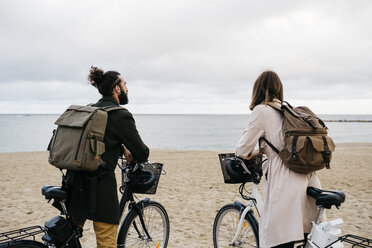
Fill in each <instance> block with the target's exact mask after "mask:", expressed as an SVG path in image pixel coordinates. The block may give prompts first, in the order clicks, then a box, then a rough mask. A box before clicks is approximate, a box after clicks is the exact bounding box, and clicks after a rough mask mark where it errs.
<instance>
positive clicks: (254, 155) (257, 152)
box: [247, 150, 260, 160]
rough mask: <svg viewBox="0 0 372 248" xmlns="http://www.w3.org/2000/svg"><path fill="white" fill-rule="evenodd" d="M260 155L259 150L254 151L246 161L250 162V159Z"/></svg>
mask: <svg viewBox="0 0 372 248" xmlns="http://www.w3.org/2000/svg"><path fill="white" fill-rule="evenodd" d="M259 154H260V150H254V151H253V152H252V153H251V155H249V156H248V157H247V160H251V159H252V158H254V157H256V156H258V155H259Z"/></svg>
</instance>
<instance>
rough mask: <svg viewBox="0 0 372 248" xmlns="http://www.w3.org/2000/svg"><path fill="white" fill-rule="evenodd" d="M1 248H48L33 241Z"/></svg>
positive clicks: (15, 242) (20, 241) (20, 242)
mask: <svg viewBox="0 0 372 248" xmlns="http://www.w3.org/2000/svg"><path fill="white" fill-rule="evenodd" d="M1 247H7V248H47V246H46V245H43V244H42V243H40V242H37V241H32V240H19V241H14V242H11V243H10V244H9V245H5V246H2V245H1V244H0V248H1Z"/></svg>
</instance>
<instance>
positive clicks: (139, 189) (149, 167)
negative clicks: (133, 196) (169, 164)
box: [129, 163, 163, 195]
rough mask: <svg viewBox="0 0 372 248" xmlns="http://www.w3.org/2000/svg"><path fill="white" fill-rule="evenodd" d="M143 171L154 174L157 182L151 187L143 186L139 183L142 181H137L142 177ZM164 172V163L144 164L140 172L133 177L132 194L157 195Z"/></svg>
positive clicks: (131, 181)
mask: <svg viewBox="0 0 372 248" xmlns="http://www.w3.org/2000/svg"><path fill="white" fill-rule="evenodd" d="M142 171H151V172H152V173H153V174H154V176H155V180H154V181H153V183H152V184H151V185H143V184H141V183H138V182H139V181H141V180H137V179H138V178H140V177H141V176H142V175H141V173H142ZM162 171H163V164H162V163H144V164H143V167H142V169H141V170H138V172H137V174H134V175H131V178H130V181H129V183H130V184H131V185H132V187H131V188H132V192H133V193H137V194H150V195H152V194H156V190H157V188H158V184H159V180H160V175H161V173H162Z"/></svg>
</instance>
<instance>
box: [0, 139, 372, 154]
mask: <svg viewBox="0 0 372 248" xmlns="http://www.w3.org/2000/svg"><path fill="white" fill-rule="evenodd" d="M335 145H336V149H337V147H345V146H355V145H359V146H366V147H372V142H343V143H335ZM149 149H150V152H151V151H177V152H184V151H186V152H221V151H224V152H227V151H231V152H233V151H234V149H232V150H229V149H215V150H214V149H205V150H196V149H190V150H189V149H163V148H151V147H150V148H149ZM34 152H48V151H47V150H39V151H17V152H0V155H1V154H15V153H34Z"/></svg>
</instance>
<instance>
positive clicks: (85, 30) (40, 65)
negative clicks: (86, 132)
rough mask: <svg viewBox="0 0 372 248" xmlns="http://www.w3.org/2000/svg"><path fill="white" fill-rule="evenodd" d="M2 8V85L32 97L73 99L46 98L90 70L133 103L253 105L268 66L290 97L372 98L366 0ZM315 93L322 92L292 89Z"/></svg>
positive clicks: (77, 91) (17, 4)
mask: <svg viewBox="0 0 372 248" xmlns="http://www.w3.org/2000/svg"><path fill="white" fill-rule="evenodd" d="M0 5H1V6H0V36H1V37H2V38H1V39H0V53H1V56H2V60H1V61H0V85H2V84H3V85H6V87H7V86H9V85H10V84H13V83H19V82H29V84H28V85H34V88H35V89H34V91H33V90H32V89H30V90H28V89H29V88H28V86H27V84H26V83H25V84H24V85H25V89H26V90H27V91H29V93H30V92H32V91H33V93H32V94H29V95H28V96H26V95H27V94H26V93H25V97H28V98H29V99H30V100H31V99H36V100H41V101H47V100H48V99H49V98H48V97H49V96H50V97H51V98H50V99H51V100H52V99H56V98H58V99H62V98H64V97H66V99H71V100H73V99H79V96H80V97H81V95H84V94H85V93H86V91H87V90H86V88H85V87H80V86H79V87H71V88H68V87H66V89H64V90H62V91H61V94H60V96H59V97H58V96H54V95H53V91H55V89H58V87H63V86H62V85H63V83H62V82H67V85H70V83H72V82H75V83H77V82H80V83H82V84H84V83H86V81H87V80H86V76H87V73H88V70H89V66H90V65H96V66H100V67H103V68H104V69H105V70H111V69H112V70H117V71H119V72H121V73H122V74H123V75H124V77H125V79H126V80H127V81H128V82H129V83H131V82H133V85H132V86H130V87H133V88H132V89H133V96H132V97H133V98H132V99H133V102H135V103H141V104H142V103H143V102H144V101H145V100H146V99H147V100H149V99H152V100H150V102H158V103H159V104H167V103H169V102H172V103H180V102H182V101H183V100H182V99H185V101H184V102H182V104H185V102H190V101H193V102H199V101H200V102H203V104H207V103H205V102H204V99H218V100H221V99H223V98H227V97H231V99H233V98H235V97H236V98H240V99H246V98H247V97H248V98H250V90H251V87H252V85H253V82H254V80H255V79H256V77H257V76H258V75H259V74H260V73H261V72H262V71H263V70H265V69H273V70H275V71H277V72H278V74H279V76H280V77H281V78H282V81H283V83H284V84H285V86H288V87H286V94H287V95H288V96H290V97H294V96H296V95H300V96H301V97H303V98H304V99H306V98H311V95H316V96H317V97H319V99H326V98H327V97H330V96H331V97H332V98H342V97H345V96H346V95H349V96H350V97H351V98H358V97H363V98H368V97H369V96H370V92H371V87H370V84H371V79H372V71H371V70H370V69H369V67H370V64H372V52H371V51H372V42H371V41H372V33H371V32H369V30H371V28H372V17H371V16H370V12H371V10H372V2H371V1H368V0H366V1H364V0H357V1H346V0H344V1H289V0H288V1H269V2H262V1H243V0H241V1H210V0H208V1H196V0H195V1H166V0H162V1H146V2H144V1H106V2H102V1H57V0H50V1H44V0H35V1H27V0H24V1H11V0H5V1H2V2H1V4H0ZM46 82H54V83H52V84H51V85H53V87H52V86H48V85H47V83H46ZM55 82H60V83H55ZM340 84H342V85H343V84H353V85H354V86H345V87H344V88H345V90H347V91H348V94H346V93H345V94H344V93H343V92H338V94H336V95H334V96H333V95H332V94H330V92H332V93H334V92H335V91H334V90H333V88H332V87H333V85H335V86H336V85H340ZM4 87H5V86H4ZM37 87H41V88H40V89H36V88H37ZM43 87H44V88H43ZM317 87H321V88H322V89H325V90H324V91H321V92H312V94H311V95H306V94H302V93H301V92H300V91H298V89H303V88H306V89H307V90H309V92H311V91H312V89H316V88H317ZM87 88H89V87H87ZM341 88H343V87H339V89H341ZM89 89H90V91H91V92H93V91H94V88H92V87H91V88H89ZM361 89H364V91H363V92H361ZM68 91H70V93H68ZM314 91H316V90H314ZM38 92H42V94H41V95H38ZM63 92H65V93H63ZM130 92H132V91H130ZM323 92H324V93H323ZM327 92H328V93H327ZM14 93H15V94H16V92H14ZM199 93H200V94H199ZM89 94H93V93H89ZM89 94H88V95H89ZM189 94H190V95H189ZM141 95H142V96H141ZM52 96H53V97H52ZM89 96H90V95H89ZM0 97H1V98H0V101H1V100H4V99H8V98H7V96H6V95H4V94H0ZM200 99H201V100H200ZM217 102H218V101H217V100H216V101H215V102H214V103H215V104H217ZM180 104H181V103H180Z"/></svg>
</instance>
